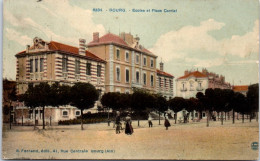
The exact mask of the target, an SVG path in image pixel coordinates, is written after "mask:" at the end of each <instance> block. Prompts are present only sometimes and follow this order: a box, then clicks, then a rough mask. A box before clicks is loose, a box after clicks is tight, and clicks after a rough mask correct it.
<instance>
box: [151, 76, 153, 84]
mask: <svg viewBox="0 0 260 161" xmlns="http://www.w3.org/2000/svg"><path fill="white" fill-rule="evenodd" d="M151 86H153V75H151Z"/></svg>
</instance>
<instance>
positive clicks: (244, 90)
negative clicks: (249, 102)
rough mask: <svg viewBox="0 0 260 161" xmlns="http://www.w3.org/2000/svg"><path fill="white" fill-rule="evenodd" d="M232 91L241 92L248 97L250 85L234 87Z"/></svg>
mask: <svg viewBox="0 0 260 161" xmlns="http://www.w3.org/2000/svg"><path fill="white" fill-rule="evenodd" d="M232 90H233V91H234V92H240V93H242V94H243V95H245V96H246V94H247V92H248V85H240V86H232Z"/></svg>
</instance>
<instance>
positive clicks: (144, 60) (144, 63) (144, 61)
mask: <svg viewBox="0 0 260 161" xmlns="http://www.w3.org/2000/svg"><path fill="white" fill-rule="evenodd" d="M144 66H146V57H144Z"/></svg>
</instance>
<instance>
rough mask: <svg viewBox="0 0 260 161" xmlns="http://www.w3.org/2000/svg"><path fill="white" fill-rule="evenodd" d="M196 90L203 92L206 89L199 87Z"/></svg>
mask: <svg viewBox="0 0 260 161" xmlns="http://www.w3.org/2000/svg"><path fill="white" fill-rule="evenodd" d="M196 90H197V91H203V90H204V89H203V88H201V87H197V88H196Z"/></svg>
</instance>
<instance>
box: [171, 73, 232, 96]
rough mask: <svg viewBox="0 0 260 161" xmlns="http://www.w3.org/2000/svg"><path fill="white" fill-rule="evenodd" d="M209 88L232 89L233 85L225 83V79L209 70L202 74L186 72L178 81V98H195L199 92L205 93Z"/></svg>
mask: <svg viewBox="0 0 260 161" xmlns="http://www.w3.org/2000/svg"><path fill="white" fill-rule="evenodd" d="M207 88H212V89H215V88H220V89H231V88H232V87H231V85H230V83H228V82H225V77H224V76H222V75H219V74H216V73H213V72H208V70H207V69H205V68H204V69H202V72H200V71H198V70H197V71H195V70H191V71H188V70H186V71H185V72H184V75H183V76H181V77H179V78H178V79H177V80H176V96H178V97H183V98H191V97H195V98H196V94H197V93H198V92H202V93H205V90H206V89H207Z"/></svg>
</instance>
